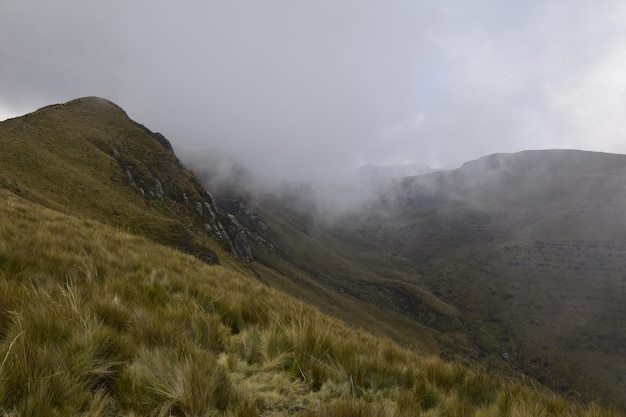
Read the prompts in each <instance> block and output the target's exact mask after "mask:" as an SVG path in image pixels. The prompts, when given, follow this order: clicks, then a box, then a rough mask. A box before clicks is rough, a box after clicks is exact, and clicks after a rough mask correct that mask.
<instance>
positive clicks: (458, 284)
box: [353, 150, 626, 404]
mask: <svg viewBox="0 0 626 417" xmlns="http://www.w3.org/2000/svg"><path fill="white" fill-rule="evenodd" d="M374 206H375V207H376V210H372V211H370V215H369V216H366V218H364V219H361V220H360V221H359V222H357V223H356V224H354V225H353V227H354V229H356V230H362V231H368V233H370V236H373V239H374V240H375V241H376V242H378V243H380V244H381V245H382V246H383V247H385V248H386V249H387V250H389V251H391V252H393V253H397V254H399V255H401V256H403V257H405V258H406V259H409V260H411V261H412V262H413V263H414V264H415V265H416V267H418V269H419V271H420V272H421V275H422V277H423V279H424V282H425V284H426V286H427V287H428V288H429V289H430V290H431V291H433V292H434V293H435V294H436V295H439V296H440V297H441V298H442V299H443V300H444V301H446V302H447V303H450V304H452V305H454V306H455V307H457V308H458V309H459V310H460V312H461V313H460V317H461V318H462V321H463V323H464V324H465V325H466V326H467V328H468V330H469V331H470V333H472V336H471V337H472V338H473V340H474V343H475V345H476V346H477V348H478V349H479V350H480V351H481V352H483V354H484V355H486V357H487V358H488V357H493V358H497V357H499V355H500V353H501V352H509V353H510V357H511V358H512V359H511V363H514V364H515V366H517V367H518V368H519V369H521V370H523V371H524V372H526V373H528V374H529V375H531V376H533V377H534V378H537V379H538V380H540V381H542V382H544V383H546V384H548V385H554V386H556V387H557V388H560V389H563V390H565V391H568V390H570V391H572V392H578V393H581V392H584V393H590V395H591V396H597V397H601V398H610V399H611V400H613V401H617V402H619V403H621V404H626V332H625V330H624V329H626V307H625V306H624V303H623V301H624V300H626V156H624V155H612V154H603V153H593V152H582V151H568V150H553V151H527V152H521V153H518V154H511V155H506V154H497V155H491V156H488V157H485V158H481V159H479V160H477V161H473V162H468V163H466V164H465V165H463V166H462V167H461V168H459V169H457V170H453V171H448V172H439V173H434V174H430V175H425V176H421V177H416V178H408V179H405V180H403V181H401V182H397V183H395V184H394V185H393V187H391V188H390V189H389V191H388V192H387V194H386V195H385V196H384V198H381V199H380V200H379V201H378V202H377V203H376V204H375V205H374ZM372 213H378V214H376V215H374V214H372ZM380 213H385V214H384V216H381V215H380Z"/></svg>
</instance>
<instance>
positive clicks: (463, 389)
mask: <svg viewBox="0 0 626 417" xmlns="http://www.w3.org/2000/svg"><path fill="white" fill-rule="evenodd" d="M0 414H1V415H7V416H18V415H20V416H21V415H32V416H39V415H49V416H56V415H58V416H70V415H72V416H73V415H88V416H117V415H126V416H140V415H141V416H144V415H145V416H169V415H174V416H219V415H225V416H259V415H266V416H282V415H302V416H418V415H424V416H494V417H495V416H533V417H534V416H551V415H554V416H560V415H571V416H623V415H624V414H622V413H621V412H619V411H617V410H611V409H606V408H602V407H600V406H598V405H596V404H591V405H581V404H577V403H573V402H569V401H567V400H565V399H563V398H561V397H558V396H556V395H554V394H551V393H549V392H546V391H545V390H543V389H541V388H536V387H531V386H529V385H527V384H525V383H523V382H519V381H510V380H501V379H496V378H493V377H491V376H490V375H487V374H486V373H484V372H481V371H476V370H469V369H467V368H464V367H462V366H460V365H456V364H453V363H446V362H443V361H441V360H439V359H437V358H435V357H422V356H419V355H418V354H417V353H415V352H411V351H408V350H405V349H402V348H401V347H399V346H398V345H395V344H393V343H391V342H390V341H388V340H384V339H379V338H375V337H373V336H370V335H368V334H367V333H364V332H362V331H359V330H355V329H351V328H348V327H347V326H345V325H344V324H342V323H341V322H339V321H337V320H334V319H331V318H329V317H327V316H324V315H322V314H321V313H319V312H318V311H317V310H315V309H314V308H312V307H309V306H307V305H304V304H302V303H300V302H298V301H295V300H293V299H292V298H289V297H287V296H286V295H284V294H282V293H279V292H277V291H274V290H272V289H269V288H267V287H264V286H262V285H261V284H260V283H258V282H257V281H255V280H254V279H252V278H249V277H247V276H243V275H242V274H241V273H239V272H235V271H233V270H230V269H227V268H226V267H222V266H210V265H206V264H204V263H202V262H200V261H198V260H196V259H195V258H193V257H191V256H188V255H184V254H181V253H179V252H176V251H174V250H172V249H169V248H166V247H164V246H160V245H157V244H155V243H153V242H151V241H149V240H147V239H145V238H141V237H137V236H133V235H130V234H127V233H123V232H121V231H119V230H116V229H113V228H111V227H108V226H104V225H102V224H100V223H98V222H95V221H91V220H83V219H78V218H74V217H69V216H66V215H63V214H60V213H58V212H55V211H52V210H49V209H45V208H42V207H41V206H38V205H36V204H34V203H31V202H28V201H26V200H23V199H21V198H20V197H18V196H16V195H14V194H12V193H10V192H8V191H4V190H0Z"/></svg>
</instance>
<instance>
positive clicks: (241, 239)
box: [111, 128, 259, 263]
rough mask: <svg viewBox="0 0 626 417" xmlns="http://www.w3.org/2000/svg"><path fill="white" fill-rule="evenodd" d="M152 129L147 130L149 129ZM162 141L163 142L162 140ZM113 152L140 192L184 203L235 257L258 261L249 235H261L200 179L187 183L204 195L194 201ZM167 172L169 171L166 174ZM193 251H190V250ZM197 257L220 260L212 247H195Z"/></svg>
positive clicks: (189, 211) (207, 230)
mask: <svg viewBox="0 0 626 417" xmlns="http://www.w3.org/2000/svg"><path fill="white" fill-rule="evenodd" d="M144 129H145V128H144ZM145 130H146V131H148V130H147V129H145ZM151 136H152V137H154V138H155V139H157V140H159V138H162V139H164V140H165V141H167V139H165V138H163V137H162V135H159V134H152V133H151ZM161 142H162V141H160V143H161ZM168 143H169V141H168V142H163V143H161V144H162V145H163V146H164V147H165V148H166V149H168V150H171V146H170V147H168V146H166V145H167V144H168ZM111 155H112V156H113V158H114V159H115V160H116V161H117V163H118V165H119V166H120V168H121V169H122V170H123V171H124V172H125V174H126V178H127V180H128V184H129V185H131V186H134V187H135V188H136V191H137V193H139V194H140V195H141V196H142V197H144V198H148V199H158V200H163V201H165V200H170V201H172V202H175V203H177V204H180V205H181V206H183V207H184V208H185V210H186V211H187V212H188V213H189V214H190V215H191V216H192V218H195V219H197V220H196V221H197V222H199V223H200V224H201V225H202V226H203V228H204V231H205V232H206V233H207V234H209V235H210V236H211V237H213V238H214V239H215V240H216V241H217V242H218V243H219V244H220V245H221V246H222V247H223V248H224V249H226V250H227V251H228V252H230V253H231V254H233V255H234V256H236V257H238V258H240V259H243V260H245V261H247V262H252V261H253V260H254V258H253V256H252V250H251V249H250V245H249V244H248V238H249V237H253V238H255V239H256V240H259V237H257V236H255V235H254V233H251V232H250V231H249V230H247V229H246V228H245V227H244V226H242V225H241V223H240V222H239V221H238V220H237V218H236V217H235V216H234V215H233V214H231V213H228V212H226V211H224V210H220V209H218V207H217V206H216V204H215V200H214V199H213V196H212V195H211V193H209V192H208V191H206V190H205V189H204V188H203V187H202V186H201V185H200V183H199V182H197V181H193V180H192V181H191V182H190V183H189V184H187V185H188V186H189V187H190V189H191V190H193V192H192V194H195V195H197V196H199V197H200V199H199V200H195V201H193V200H191V199H190V198H189V196H188V195H187V193H186V192H180V190H170V189H165V188H164V186H163V181H161V179H160V178H159V176H158V174H156V173H155V172H152V171H151V170H150V171H149V172H146V169H143V170H140V169H138V168H137V166H136V165H135V164H134V163H133V162H132V160H131V159H129V158H126V157H125V155H123V154H122V153H121V152H120V151H119V150H117V149H112V150H111ZM162 175H166V173H162ZM190 195H191V194H190ZM188 251H189V250H188ZM191 252H192V253H193V254H194V255H195V256H196V257H198V258H200V259H202V260H204V261H205V262H208V263H217V262H219V260H218V258H217V254H215V253H213V252H212V251H211V250H209V249H208V248H207V249H203V250H193V251H191Z"/></svg>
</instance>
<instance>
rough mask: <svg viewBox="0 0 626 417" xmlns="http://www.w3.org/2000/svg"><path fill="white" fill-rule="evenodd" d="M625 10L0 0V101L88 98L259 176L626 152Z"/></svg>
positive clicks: (491, 2)
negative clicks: (565, 151)
mask: <svg viewBox="0 0 626 417" xmlns="http://www.w3.org/2000/svg"><path fill="white" fill-rule="evenodd" d="M624 51H626V6H624V5H623V2H620V1H617V0H615V1H611V0H607V1H602V2H599V3H597V2H596V3H594V4H591V3H589V2H584V1H565V0H557V1H553V2H549V3H547V2H541V1H530V2H525V3H524V4H521V3H519V2H514V1H505V2H501V1H495V0H481V1H477V2H471V3H468V2H463V1H460V0H448V1H443V2H426V1H421V2H415V1H408V0H393V1H389V2H378V1H358V2H357V1H350V0H346V1H342V2H336V1H329V0H328V1H327V0H323V1H316V2H310V3H297V4H296V3H294V2H290V1H286V0H270V1H267V2H262V3H261V2H256V1H252V0H244V1H242V2H237V3H236V4H235V3H232V2H201V1H191V0H190V1H187V2H183V3H177V4H173V3H171V2H166V1H164V0H161V1H151V2H148V1H145V0H137V1H131V2H122V1H118V0H114V1H111V2H106V3H102V4H91V3H85V2H79V1H77V0H60V1H58V2H55V3H54V4H52V3H50V2H45V1H41V0H39V1H37V0H24V1H20V2H3V3H2V4H1V5H0V53H2V56H3V62H2V66H0V109H2V112H3V114H8V115H13V114H16V113H20V112H26V111H32V110H34V109H36V108H38V107H41V106H44V105H47V104H51V103H56V102H63V101H67V100H70V99H72V98H75V97H79V96H86V95H99V96H103V97H106V98H108V99H110V100H113V101H115V102H116V103H118V104H119V105H121V106H122V107H123V108H124V109H125V110H127V112H128V113H129V114H130V115H131V117H133V118H134V119H135V120H137V121H139V122H140V123H143V124H145V125H146V126H148V127H150V128H151V129H152V130H157V131H161V132H162V133H164V134H165V135H166V136H167V137H168V138H169V139H170V140H171V141H172V142H173V145H174V147H175V148H191V149H219V150H220V151H222V152H225V153H228V154H230V155H232V156H233V157H234V158H235V159H237V160H238V161H240V162H241V163H242V164H244V165H245V166H246V167H247V168H248V169H250V171H251V172H252V173H253V174H254V175H256V176H259V177H262V178H265V179H268V180H274V181H283V180H286V179H292V180H306V179H311V178H321V177H325V178H332V177H334V176H337V175H340V173H341V172H343V171H345V170H346V169H349V168H353V167H356V166H359V165H363V164H366V163H374V164H379V165H385V164H405V163H410V162H420V163H424V164H427V165H431V166H437V167H444V166H458V165H460V164H461V163H462V162H464V161H467V160H470V159H475V158H478V157H480V156H482V155H485V154H490V153H494V152H514V151H518V150H523V149H530V148H533V149H538V148H557V147H559V148H581V149H590V150H601V151H608V152H626V141H624V135H625V134H626V132H625V131H624V125H623V122H622V120H623V114H624V113H625V112H626V102H625V101H624V99H623V97H624V94H625V93H626V82H625V81H624V77H623V76H622V74H623V69H624V68H625V67H626V52H624Z"/></svg>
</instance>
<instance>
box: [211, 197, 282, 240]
mask: <svg viewBox="0 0 626 417" xmlns="http://www.w3.org/2000/svg"><path fill="white" fill-rule="evenodd" d="M217 204H218V205H219V207H220V208H221V209H223V210H224V211H226V212H228V213H231V214H233V215H234V216H236V217H237V219H239V222H240V224H239V227H241V228H242V229H243V231H244V232H245V237H246V239H247V240H248V241H249V242H254V243H255V244H257V245H259V246H260V247H262V248H264V249H265V250H267V251H270V252H274V251H276V246H275V245H274V244H273V243H272V242H270V241H269V240H268V239H267V238H266V237H264V235H266V233H264V232H266V231H267V225H266V224H265V222H264V221H263V219H262V218H261V216H259V215H258V213H256V212H255V211H254V210H253V209H252V208H251V207H250V205H248V203H247V202H246V200H245V199H243V198H242V197H234V198H220V199H219V200H218V202H217Z"/></svg>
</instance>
